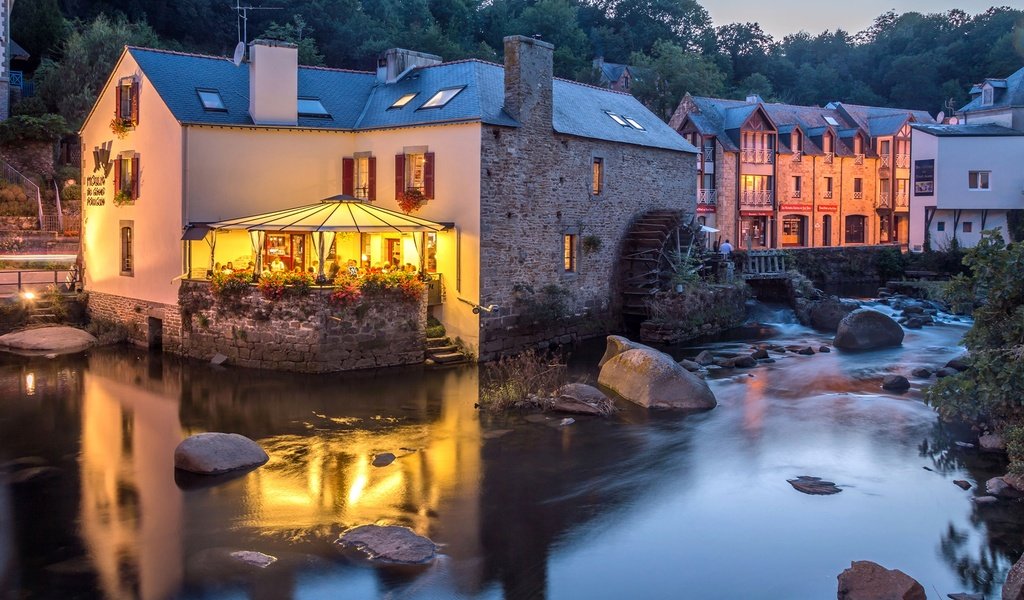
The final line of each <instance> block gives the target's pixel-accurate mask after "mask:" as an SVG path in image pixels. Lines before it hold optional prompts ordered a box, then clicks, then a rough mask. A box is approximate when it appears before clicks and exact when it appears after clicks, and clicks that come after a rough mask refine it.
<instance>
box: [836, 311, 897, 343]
mask: <svg viewBox="0 0 1024 600" xmlns="http://www.w3.org/2000/svg"><path fill="white" fill-rule="evenodd" d="M902 343H903V328H902V327H900V326H899V324H898V323H896V321H893V320H892V319H890V318H889V317H888V316H886V315H884V314H882V313H880V312H878V311H877V310H871V309H870V308H861V309H858V310H855V311H853V312H852V313H850V314H848V315H846V317H845V318H843V320H842V321H840V322H839V329H838V330H837V331H836V339H835V342H833V344H832V345H833V346H835V347H836V348H842V349H844V350H871V349H874V348H887V347H890V346H899V345H901V344H902Z"/></svg>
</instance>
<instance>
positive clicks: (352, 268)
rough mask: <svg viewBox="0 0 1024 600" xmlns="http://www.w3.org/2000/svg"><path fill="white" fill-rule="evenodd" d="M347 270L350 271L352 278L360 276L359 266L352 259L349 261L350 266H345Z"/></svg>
mask: <svg viewBox="0 0 1024 600" xmlns="http://www.w3.org/2000/svg"><path fill="white" fill-rule="evenodd" d="M345 270H346V271H348V274H349V275H351V276H352V277H355V276H357V275H359V265H357V264H356V261H355V259H350V260H349V261H348V264H346V265H345Z"/></svg>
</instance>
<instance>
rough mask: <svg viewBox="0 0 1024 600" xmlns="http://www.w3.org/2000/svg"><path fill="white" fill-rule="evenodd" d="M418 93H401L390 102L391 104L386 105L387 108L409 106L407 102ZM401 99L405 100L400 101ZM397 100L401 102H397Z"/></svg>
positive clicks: (397, 108) (410, 101)
mask: <svg viewBox="0 0 1024 600" xmlns="http://www.w3.org/2000/svg"><path fill="white" fill-rule="evenodd" d="M419 95H420V93H419V92H410V93H408V94H402V95H401V96H399V97H398V99H397V100H395V101H394V102H392V103H391V106H389V107H388V110H402V109H403V108H405V107H406V106H409V104H410V103H412V101H413V100H415V99H416V96H419ZM402 99H405V102H402ZM399 102H402V103H401V104H399Z"/></svg>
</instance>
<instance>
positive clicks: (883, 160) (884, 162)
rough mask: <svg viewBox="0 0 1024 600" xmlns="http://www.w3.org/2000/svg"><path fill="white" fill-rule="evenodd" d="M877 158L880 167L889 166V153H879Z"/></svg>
mask: <svg viewBox="0 0 1024 600" xmlns="http://www.w3.org/2000/svg"><path fill="white" fill-rule="evenodd" d="M878 159H879V166H881V167H888V166H889V160H890V159H889V155H888V154H881V155H879V156H878Z"/></svg>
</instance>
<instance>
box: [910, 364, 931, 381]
mask: <svg viewBox="0 0 1024 600" xmlns="http://www.w3.org/2000/svg"><path fill="white" fill-rule="evenodd" d="M910 374H911V375H913V376H914V377H920V378H922V379H928V378H929V377H931V376H932V371H931V369H928V368H926V367H917V368H916V369H914V370H913V371H911V372H910Z"/></svg>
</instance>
